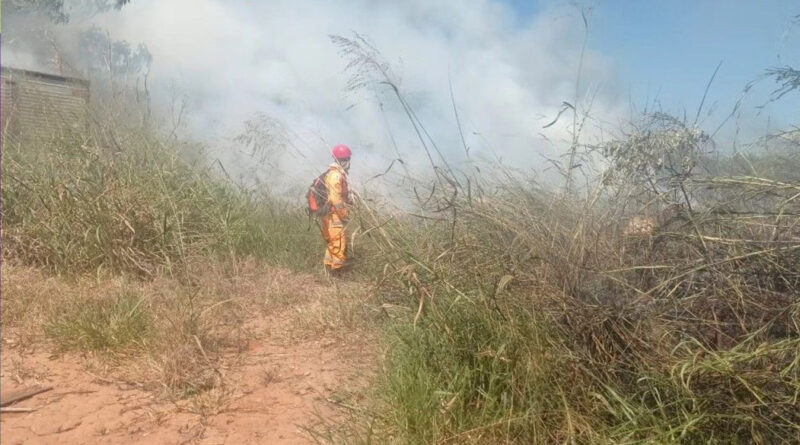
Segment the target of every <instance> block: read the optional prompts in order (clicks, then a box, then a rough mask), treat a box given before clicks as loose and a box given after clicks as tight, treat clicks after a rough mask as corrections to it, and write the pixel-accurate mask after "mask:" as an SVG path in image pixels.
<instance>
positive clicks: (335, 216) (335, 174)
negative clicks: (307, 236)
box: [322, 144, 352, 275]
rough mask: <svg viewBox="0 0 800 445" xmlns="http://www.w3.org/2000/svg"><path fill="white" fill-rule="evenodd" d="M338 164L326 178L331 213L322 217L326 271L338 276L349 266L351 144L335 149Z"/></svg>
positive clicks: (334, 157)
mask: <svg viewBox="0 0 800 445" xmlns="http://www.w3.org/2000/svg"><path fill="white" fill-rule="evenodd" d="M332 152H333V159H334V162H333V163H332V164H331V165H330V167H329V168H328V172H327V174H326V175H325V188H326V189H327V191H328V204H329V205H330V212H329V213H327V214H325V215H324V216H322V236H323V238H324V239H325V243H326V244H327V246H326V247H325V259H324V260H323V263H324V264H325V269H326V270H327V271H328V272H329V273H332V274H334V275H335V274H338V273H339V272H341V271H342V270H343V268H345V267H346V266H349V261H348V260H349V258H348V255H347V234H346V233H345V225H346V224H347V220H348V216H349V211H350V209H349V206H350V205H351V204H352V201H351V200H350V192H349V190H348V187H347V172H348V171H350V155H351V154H352V153H351V152H350V148H349V147H348V146H347V145H342V144H340V145H337V146H335V147H333V150H332Z"/></svg>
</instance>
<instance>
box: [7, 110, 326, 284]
mask: <svg viewBox="0 0 800 445" xmlns="http://www.w3.org/2000/svg"><path fill="white" fill-rule="evenodd" d="M107 125H108V127H107V128H95V129H94V130H93V132H92V134H90V135H88V136H83V137H80V138H78V137H77V136H70V135H66V136H61V137H57V138H53V139H51V140H38V141H24V142H19V141H14V140H10V139H9V138H6V139H5V140H4V143H3V163H2V176H3V184H2V207H3V214H2V224H3V244H4V246H3V255H5V256H6V257H14V258H18V259H21V260H22V261H24V262H25V263H27V264H34V265H40V266H44V267H47V268H50V269H52V270H53V271H55V272H59V273H79V272H94V271H96V270H98V269H105V270H110V271H114V272H126V273H136V274H139V275H144V276H154V275H157V274H160V273H176V272H179V271H180V270H181V269H182V268H183V267H184V266H185V265H186V263H187V262H189V261H191V260H192V259H197V258H207V257H212V258H231V257H235V256H252V257H255V258H260V259H265V260H268V261H270V262H273V263H275V264H280V265H285V266H289V267H292V268H296V269H308V268H310V267H313V266H316V263H317V259H318V257H319V256H320V253H319V252H318V250H319V248H318V247H319V246H318V243H317V238H318V235H317V233H316V232H312V231H300V230H296V229H297V228H298V227H306V226H307V220H306V218H305V215H304V214H303V212H302V209H300V208H298V209H293V208H291V207H290V205H288V204H285V203H283V202H280V201H278V200H276V199H274V198H272V197H270V196H268V195H266V194H264V193H260V194H259V193H255V192H246V191H243V190H241V189H240V188H239V187H237V186H236V185H235V184H233V183H230V182H228V181H226V180H224V179H222V177H221V174H217V172H216V171H215V170H214V169H212V168H211V166H210V165H209V164H208V163H206V161H205V159H204V158H203V156H202V153H201V152H200V151H199V150H200V147H196V146H192V145H188V144H183V143H178V142H173V141H172V140H165V138H163V137H159V136H157V135H155V134H148V133H147V132H145V131H142V130H141V129H124V128H125V127H122V126H119V125H116V126H114V125H112V124H111V123H107ZM111 128H114V130H111ZM121 128H122V129H121ZM109 135H111V136H109ZM108 140H113V141H117V140H122V141H124V148H121V147H119V146H118V145H116V144H117V143H116V142H114V144H104V143H103V141H108ZM108 145H110V146H111V147H116V148H110V147H109V146H108ZM290 246H291V247H290Z"/></svg>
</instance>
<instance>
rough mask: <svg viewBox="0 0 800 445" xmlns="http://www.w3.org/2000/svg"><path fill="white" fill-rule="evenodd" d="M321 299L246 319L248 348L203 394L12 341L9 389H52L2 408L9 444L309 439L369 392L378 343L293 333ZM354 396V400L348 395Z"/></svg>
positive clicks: (4, 377)
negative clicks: (126, 377) (182, 396)
mask: <svg viewBox="0 0 800 445" xmlns="http://www.w3.org/2000/svg"><path fill="white" fill-rule="evenodd" d="M320 304H324V302H322V301H319V300H311V301H304V302H302V305H303V306H301V307H297V306H287V307H285V308H283V309H282V310H281V311H279V312H277V313H275V314H272V315H270V316H263V314H262V315H255V316H254V317H253V319H252V320H250V321H248V326H247V327H248V331H249V332H251V333H252V338H251V340H250V342H249V348H248V350H247V351H245V352H243V353H238V354H236V355H235V356H233V355H232V356H231V357H230V360H228V361H227V362H226V363H227V365H226V366H224V367H223V368H222V369H220V373H221V374H222V375H223V381H224V382H225V383H224V385H222V386H221V387H220V388H215V389H213V390H211V391H209V392H208V393H207V394H203V395H202V396H201V397H195V398H193V399H191V400H181V401H178V402H169V401H168V399H166V398H164V397H162V396H159V395H158V394H157V392H154V391H152V390H151V391H147V390H144V389H143V388H140V387H138V386H137V385H136V384H131V383H124V382H123V381H117V380H115V378H114V377H113V375H114V373H113V372H106V371H107V370H105V369H103V367H102V365H101V364H100V363H102V362H101V361H98V360H95V359H94V358H92V357H86V356H81V355H77V354H59V355H51V353H50V352H49V351H48V348H47V347H46V346H42V347H41V348H39V349H36V350H33V351H30V350H29V349H30V348H28V349H26V350H25V351H24V352H23V350H22V349H21V348H18V347H17V346H16V345H14V344H9V341H8V340H4V343H3V345H2V374H1V376H0V386H1V388H2V390H3V392H6V391H9V390H14V389H17V388H21V387H25V386H29V385H35V384H40V385H43V386H52V387H53V389H52V390H51V391H48V392H45V393H43V394H39V395H37V396H34V397H32V398H30V399H28V400H25V401H21V402H18V403H17V404H15V405H13V406H14V407H25V408H35V411H33V412H28V413H3V414H2V415H0V438H2V443H3V444H57V443H63V444H73V443H74V444H195V443H196V444H256V443H258V444H306V443H314V439H313V436H312V435H311V434H309V432H308V428H312V429H314V428H316V427H317V426H318V423H319V422H320V419H325V421H326V422H331V421H334V422H335V420H336V419H337V418H339V417H340V416H342V415H344V411H345V410H346V409H347V408H343V406H348V405H349V404H352V403H358V401H359V400H361V399H362V398H363V395H362V393H363V391H364V389H365V387H366V386H367V384H368V382H369V379H370V376H371V374H372V370H373V368H374V362H375V351H374V350H375V348H374V347H372V346H370V344H371V342H370V341H369V340H368V339H365V338H363V336H357V335H353V336H348V335H341V333H339V335H335V336H332V335H327V334H325V333H324V331H323V333H322V334H320V335H316V336H314V337H313V338H309V336H307V335H306V336H292V335H287V333H288V334H291V333H292V331H293V330H295V329H297V324H298V322H297V319H298V318H297V317H296V314H297V313H302V312H303V311H306V312H308V313H313V311H314V310H315V309H316V308H315V306H318V305H320ZM345 401H346V403H345Z"/></svg>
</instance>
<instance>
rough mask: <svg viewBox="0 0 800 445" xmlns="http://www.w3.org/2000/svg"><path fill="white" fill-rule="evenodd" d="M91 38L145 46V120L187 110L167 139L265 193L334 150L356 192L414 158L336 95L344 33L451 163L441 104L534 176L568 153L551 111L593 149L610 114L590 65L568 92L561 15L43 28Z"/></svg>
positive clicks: (454, 156) (191, 14) (143, 7)
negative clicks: (346, 154)
mask: <svg viewBox="0 0 800 445" xmlns="http://www.w3.org/2000/svg"><path fill="white" fill-rule="evenodd" d="M7 22H8V21H7V20H4V25H6V27H7V29H8V28H9V24H8V23H7ZM93 26H94V27H100V28H102V29H105V30H108V33H109V36H110V37H111V38H112V39H115V40H125V41H128V42H130V43H131V45H132V46H135V45H137V44H139V43H142V44H144V45H146V47H147V49H148V51H149V52H150V54H152V66H151V71H150V73H149V81H150V85H151V90H152V95H153V101H154V106H157V107H160V108H161V109H164V110H173V111H172V112H173V114H174V110H175V106H174V105H175V103H176V98H186V107H185V117H184V118H183V119H184V120H183V122H184V123H185V126H184V127H182V131H183V132H184V133H185V134H191V135H192V137H196V138H202V139H203V140H205V141H207V142H208V144H209V147H210V148H209V152H210V154H211V155H212V156H214V157H218V158H220V159H221V160H222V161H223V162H224V163H225V165H226V168H227V169H228V170H229V171H232V172H236V173H237V174H238V173H242V172H250V173H249V174H255V175H257V176H258V175H261V179H262V180H267V181H268V180H269V179H270V178H277V177H279V176H280V177H281V178H282V179H281V183H282V184H287V183H292V184H305V183H306V182H308V181H309V179H310V177H311V175H312V174H314V173H315V172H317V171H319V170H321V169H322V168H324V166H325V165H326V164H327V162H328V160H329V155H328V153H329V151H328V150H329V148H330V147H331V146H332V145H334V144H336V143H346V144H349V145H350V146H351V147H352V148H353V150H354V162H353V171H352V175H353V177H354V179H355V180H356V183H358V182H363V181H365V180H366V179H367V178H370V177H372V176H373V175H376V174H378V173H381V172H383V171H384V170H385V169H386V168H387V167H388V165H389V164H390V163H391V161H392V160H393V159H395V158H397V157H398V155H399V156H400V157H401V158H402V159H403V160H404V161H405V163H406V165H410V166H419V167H420V168H422V166H424V165H425V162H426V159H427V158H426V157H425V154H424V151H423V149H422V147H421V145H420V143H419V140H418V137H417V134H416V132H415V131H414V129H413V127H412V126H411V125H410V123H409V121H408V119H407V117H406V115H405V112H404V110H403V109H402V107H400V106H399V104H398V102H397V100H396V98H395V97H393V94H392V92H391V90H390V89H389V88H388V87H387V86H385V85H383V86H382V85H380V84H371V85H369V86H367V87H365V88H362V89H358V90H354V91H353V90H348V89H347V88H346V86H347V85H348V81H349V80H350V79H351V76H352V75H353V74H354V73H353V72H352V70H347V69H346V67H347V64H348V62H349V61H350V60H349V59H348V57H347V55H342V54H340V52H339V50H338V48H337V47H336V46H335V45H334V44H333V43H332V41H331V38H330V36H331V35H338V36H344V37H347V38H352V37H354V35H355V34H354V33H358V34H359V35H362V36H365V38H366V39H367V40H368V41H369V42H370V43H371V44H372V45H373V46H374V47H375V48H377V49H378V50H379V51H380V53H381V54H382V56H383V57H384V58H385V60H386V62H388V64H389V65H390V66H391V71H392V73H393V75H394V76H395V80H396V81H397V83H398V85H399V87H400V88H401V90H402V92H403V93H404V94H405V97H406V98H407V100H408V102H409V104H410V105H411V106H412V107H413V108H414V111H415V112H416V113H417V115H418V117H419V119H420V121H421V122H422V123H423V124H424V125H425V129H426V130H427V131H428V133H429V134H430V136H431V138H432V139H433V140H434V141H435V142H436V144H437V146H438V147H439V148H440V149H441V150H442V152H443V154H444V155H445V157H447V158H448V159H450V160H451V161H452V162H454V163H456V164H458V162H459V161H460V160H463V159H464V156H465V154H464V153H465V149H464V144H462V141H461V138H460V133H459V131H458V128H457V125H456V119H455V115H454V111H453V102H455V105H456V106H457V110H458V115H459V118H460V122H461V125H462V130H463V135H464V139H465V142H466V145H467V147H468V149H469V152H470V156H472V157H475V158H484V159H491V160H498V159H500V160H502V162H504V163H506V164H507V165H510V166H513V167H516V168H522V169H530V170H531V171H535V172H538V173H540V174H541V173H542V172H545V170H546V167H547V165H549V164H548V163H547V162H546V160H545V158H546V157H553V156H557V155H558V154H559V153H563V151H564V150H565V147H566V146H567V145H568V141H569V140H570V139H571V136H570V134H569V130H570V129H571V124H572V122H571V117H566V115H567V114H569V113H565V115H564V116H562V119H561V120H560V121H559V122H558V123H556V124H555V125H553V126H550V127H548V128H543V127H544V126H545V125H546V124H547V123H549V122H551V121H552V120H553V119H554V118H555V116H556V115H558V113H559V110H561V108H562V103H563V102H565V101H566V102H569V103H574V102H575V100H576V99H577V100H578V104H577V105H579V108H580V109H582V110H585V109H588V107H589V106H591V116H593V117H592V118H591V119H589V120H588V121H587V125H586V127H585V128H584V136H585V137H586V138H588V140H592V139H597V138H599V137H601V134H602V133H601V132H600V130H599V128H600V127H602V126H605V125H607V124H608V123H609V122H610V123H612V124H616V122H617V120H618V118H619V117H620V116H622V110H623V109H624V108H625V103H624V101H622V100H621V99H622V96H623V95H622V94H621V91H620V89H619V88H618V83H619V82H618V81H617V76H616V74H615V71H614V68H613V65H612V63H611V61H610V60H608V59H607V58H606V57H604V56H603V55H602V54H599V53H596V52H593V51H587V52H586V53H585V55H584V58H583V63H582V65H581V79H583V81H582V82H581V83H580V84H576V76H577V75H578V71H579V63H580V54H581V45H582V43H583V36H584V25H583V21H582V18H581V14H580V11H578V10H577V9H576V8H574V7H568V8H567V7H559V6H553V7H551V8H550V9H547V10H544V11H542V12H540V13H538V14H537V15H536V16H534V17H533V18H531V19H529V20H522V19H521V18H520V17H517V16H516V15H515V13H514V12H513V11H512V10H511V9H510V8H509V7H508V6H507V5H506V4H505V3H501V2H500V1H497V0H442V1H436V2H429V1H423V0H414V1H406V2H391V1H368V0H343V1H338V2H326V1H322V0H274V1H270V2H262V1H255V0H250V1H242V2H225V1H222V0H171V1H168V2H164V1H155V0H150V1H147V0H137V1H135V2H132V3H131V4H129V5H127V6H125V7H124V8H122V9H121V10H119V11H116V10H110V11H107V12H104V13H97V14H84V15H83V16H80V17H78V16H72V17H71V19H70V22H69V24H68V25H58V26H55V25H54V28H57V29H59V30H60V31H58V35H59V36H60V38H62V39H66V38H68V34H70V33H75V32H78V31H79V30H85V29H88V28H90V27H93ZM7 46H8V47H9V48H8V49H7ZM18 47H21V46H20V45H7V42H5V41H4V42H3V56H4V61H3V62H4V64H5V63H8V64H11V63H12V62H14V63H21V61H24V58H25V57H26V56H25V53H24V51H23V52H22V53H19V54H14V56H13V58H12V59H9V58H8V56H9V52H10V51H16V48H18ZM29 62H30V61H27V62H25V63H29ZM451 86H452V101H451V93H450V88H451ZM576 88H577V90H576ZM167 114H169V113H167ZM259 116H260V117H259ZM265 116H266V117H267V118H265ZM599 116H602V120H600V119H599ZM173 118H174V116H173ZM246 121H250V122H251V124H253V125H254V124H255V123H257V122H261V124H259V125H262V127H263V128H261V130H262V131H263V132H266V133H268V134H269V135H270V137H271V138H272V139H271V141H272V142H273V144H272V146H271V147H269V149H268V150H266V151H262V152H261V155H262V158H259V159H261V160H265V161H267V162H266V163H265V164H264V167H263V169H261V171H260V172H259V171H256V170H258V169H254V168H253V165H252V163H251V162H252V161H248V159H250V158H249V157H252V156H256V155H255V154H254V151H253V150H252V148H253V147H250V148H247V147H243V146H242V144H241V139H239V140H238V142H237V140H234V136H235V135H239V134H242V132H243V131H245V129H246V127H245V124H244V123H245V122H246ZM267 127H269V128H267ZM250 130H251V131H255V130H253V127H252V125H251V127H250ZM254 134H258V131H256V133H254ZM279 136H280V137H279ZM256 151H258V150H256ZM248 163H250V164H249V165H248ZM259 168H260V167H259ZM545 176H546V174H545Z"/></svg>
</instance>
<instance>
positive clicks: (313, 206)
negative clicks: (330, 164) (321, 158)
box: [306, 171, 331, 217]
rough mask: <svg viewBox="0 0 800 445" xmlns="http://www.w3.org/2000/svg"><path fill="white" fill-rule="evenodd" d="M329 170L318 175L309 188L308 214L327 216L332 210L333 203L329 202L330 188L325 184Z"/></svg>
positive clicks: (307, 195) (307, 196)
mask: <svg viewBox="0 0 800 445" xmlns="http://www.w3.org/2000/svg"><path fill="white" fill-rule="evenodd" d="M326 176H328V172H327V171H326V172H325V173H323V174H321V175H319V176H317V177H316V178H314V181H313V182H312V183H311V186H310V187H309V188H308V193H307V194H306V198H307V201H308V208H307V211H308V216H309V217H311V216H325V215H327V214H328V213H330V212H331V204H330V203H329V202H328V188H327V187H326V186H325V177H326Z"/></svg>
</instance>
